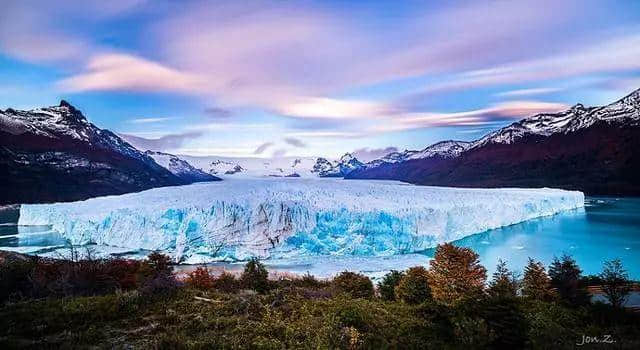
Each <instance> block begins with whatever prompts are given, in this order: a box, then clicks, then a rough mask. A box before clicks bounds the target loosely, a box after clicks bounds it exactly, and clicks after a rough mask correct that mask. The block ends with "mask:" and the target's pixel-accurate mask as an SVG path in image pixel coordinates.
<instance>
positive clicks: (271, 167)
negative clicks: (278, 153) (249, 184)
mask: <svg viewBox="0 0 640 350" xmlns="http://www.w3.org/2000/svg"><path fill="white" fill-rule="evenodd" d="M180 158H181V159H184V160H186V161H187V162H189V163H190V164H192V165H193V166H194V167H196V168H198V169H200V170H202V171H204V172H207V173H209V174H212V175H215V176H219V177H222V178H225V177H311V176H316V175H315V174H314V173H312V168H313V166H314V164H315V162H316V158H313V157H278V158H252V157H219V156H204V157H202V156H187V155H181V156H180Z"/></svg>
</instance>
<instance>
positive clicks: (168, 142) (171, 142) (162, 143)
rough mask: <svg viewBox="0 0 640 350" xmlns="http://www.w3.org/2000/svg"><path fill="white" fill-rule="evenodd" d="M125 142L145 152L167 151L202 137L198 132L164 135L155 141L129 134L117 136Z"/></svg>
mask: <svg viewBox="0 0 640 350" xmlns="http://www.w3.org/2000/svg"><path fill="white" fill-rule="evenodd" d="M118 135H119V136H120V137H122V138H123V139H124V140H125V141H127V142H129V143H130V144H131V145H132V146H134V147H135V148H137V149H140V150H143V151H146V150H152V151H168V150H172V149H176V148H178V147H180V146H182V145H183V144H184V143H185V141H187V140H190V139H194V138H196V137H199V136H200V135H202V133H200V132H187V133H182V134H171V135H165V136H162V137H159V138H156V139H152V138H144V137H140V136H135V135H131V134H118Z"/></svg>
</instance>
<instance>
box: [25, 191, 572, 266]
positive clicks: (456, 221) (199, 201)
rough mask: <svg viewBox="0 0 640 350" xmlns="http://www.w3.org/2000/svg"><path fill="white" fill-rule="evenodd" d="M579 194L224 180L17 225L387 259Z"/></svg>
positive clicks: (169, 245)
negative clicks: (389, 256)
mask: <svg viewBox="0 0 640 350" xmlns="http://www.w3.org/2000/svg"><path fill="white" fill-rule="evenodd" d="M583 202H584V196H583V195H582V193H580V192H571V191H563V190H552V189H531V190H527V189H456V188H438V187H422V186H413V185H407V184H404V183H399V182H392V181H343V180H335V179H304V178H303V179H285V178H279V179H228V180H226V181H222V182H211V183H200V184H194V185H189V186H180V187H171V188H158V189H152V190H148V191H144V192H140V193H132V194H126V195H121V196H109V197H101V198H94V199H89V200H86V201H82V202H73V203H56V204H39V205H23V206H22V207H21V209H20V224H21V225H43V224H49V225H52V227H53V229H54V230H55V231H58V232H60V233H62V234H63V235H64V236H65V237H67V238H68V239H70V240H71V241H72V242H73V243H74V244H88V243H96V244H102V245H110V246H116V247H125V248H130V249H148V250H163V251H166V252H167V253H169V254H171V255H172V256H173V257H174V258H175V259H176V260H177V261H185V260H186V261H196V260H200V261H201V260H244V259H247V258H249V257H252V256H258V257H262V258H268V257H274V258H287V257H293V256H304V255H393V254H402V253H410V252H416V251H422V250H424V249H426V248H429V247H433V246H435V245H436V244H438V243H441V242H446V241H452V240H456V239H460V238H462V237H465V236H467V235H470V234H474V233H478V232H482V231H485V230H488V229H492V228H496V227H500V226H505V225H511V224H514V223H518V222H521V221H524V220H528V219H532V218H536V217H539V216H545V215H552V214H555V213H557V212H559V211H563V210H568V209H573V208H578V207H582V206H583Z"/></svg>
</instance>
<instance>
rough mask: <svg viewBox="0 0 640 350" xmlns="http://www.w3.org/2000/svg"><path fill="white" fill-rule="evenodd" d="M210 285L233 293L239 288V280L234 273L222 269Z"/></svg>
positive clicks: (224, 291)
mask: <svg viewBox="0 0 640 350" xmlns="http://www.w3.org/2000/svg"><path fill="white" fill-rule="evenodd" d="M212 287H213V288H214V289H217V290H219V291H221V292H223V293H233V292H236V291H238V289H240V281H238V279H237V278H236V276H235V275H234V274H232V273H229V272H227V271H224V272H222V274H220V276H218V277H216V278H215V279H214V280H213V285H212Z"/></svg>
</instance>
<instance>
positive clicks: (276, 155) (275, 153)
mask: <svg viewBox="0 0 640 350" xmlns="http://www.w3.org/2000/svg"><path fill="white" fill-rule="evenodd" d="M286 154H287V150H286V149H284V148H280V149H277V150H275V151H273V153H272V154H271V156H272V157H273V158H281V157H284V156H285V155H286Z"/></svg>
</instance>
